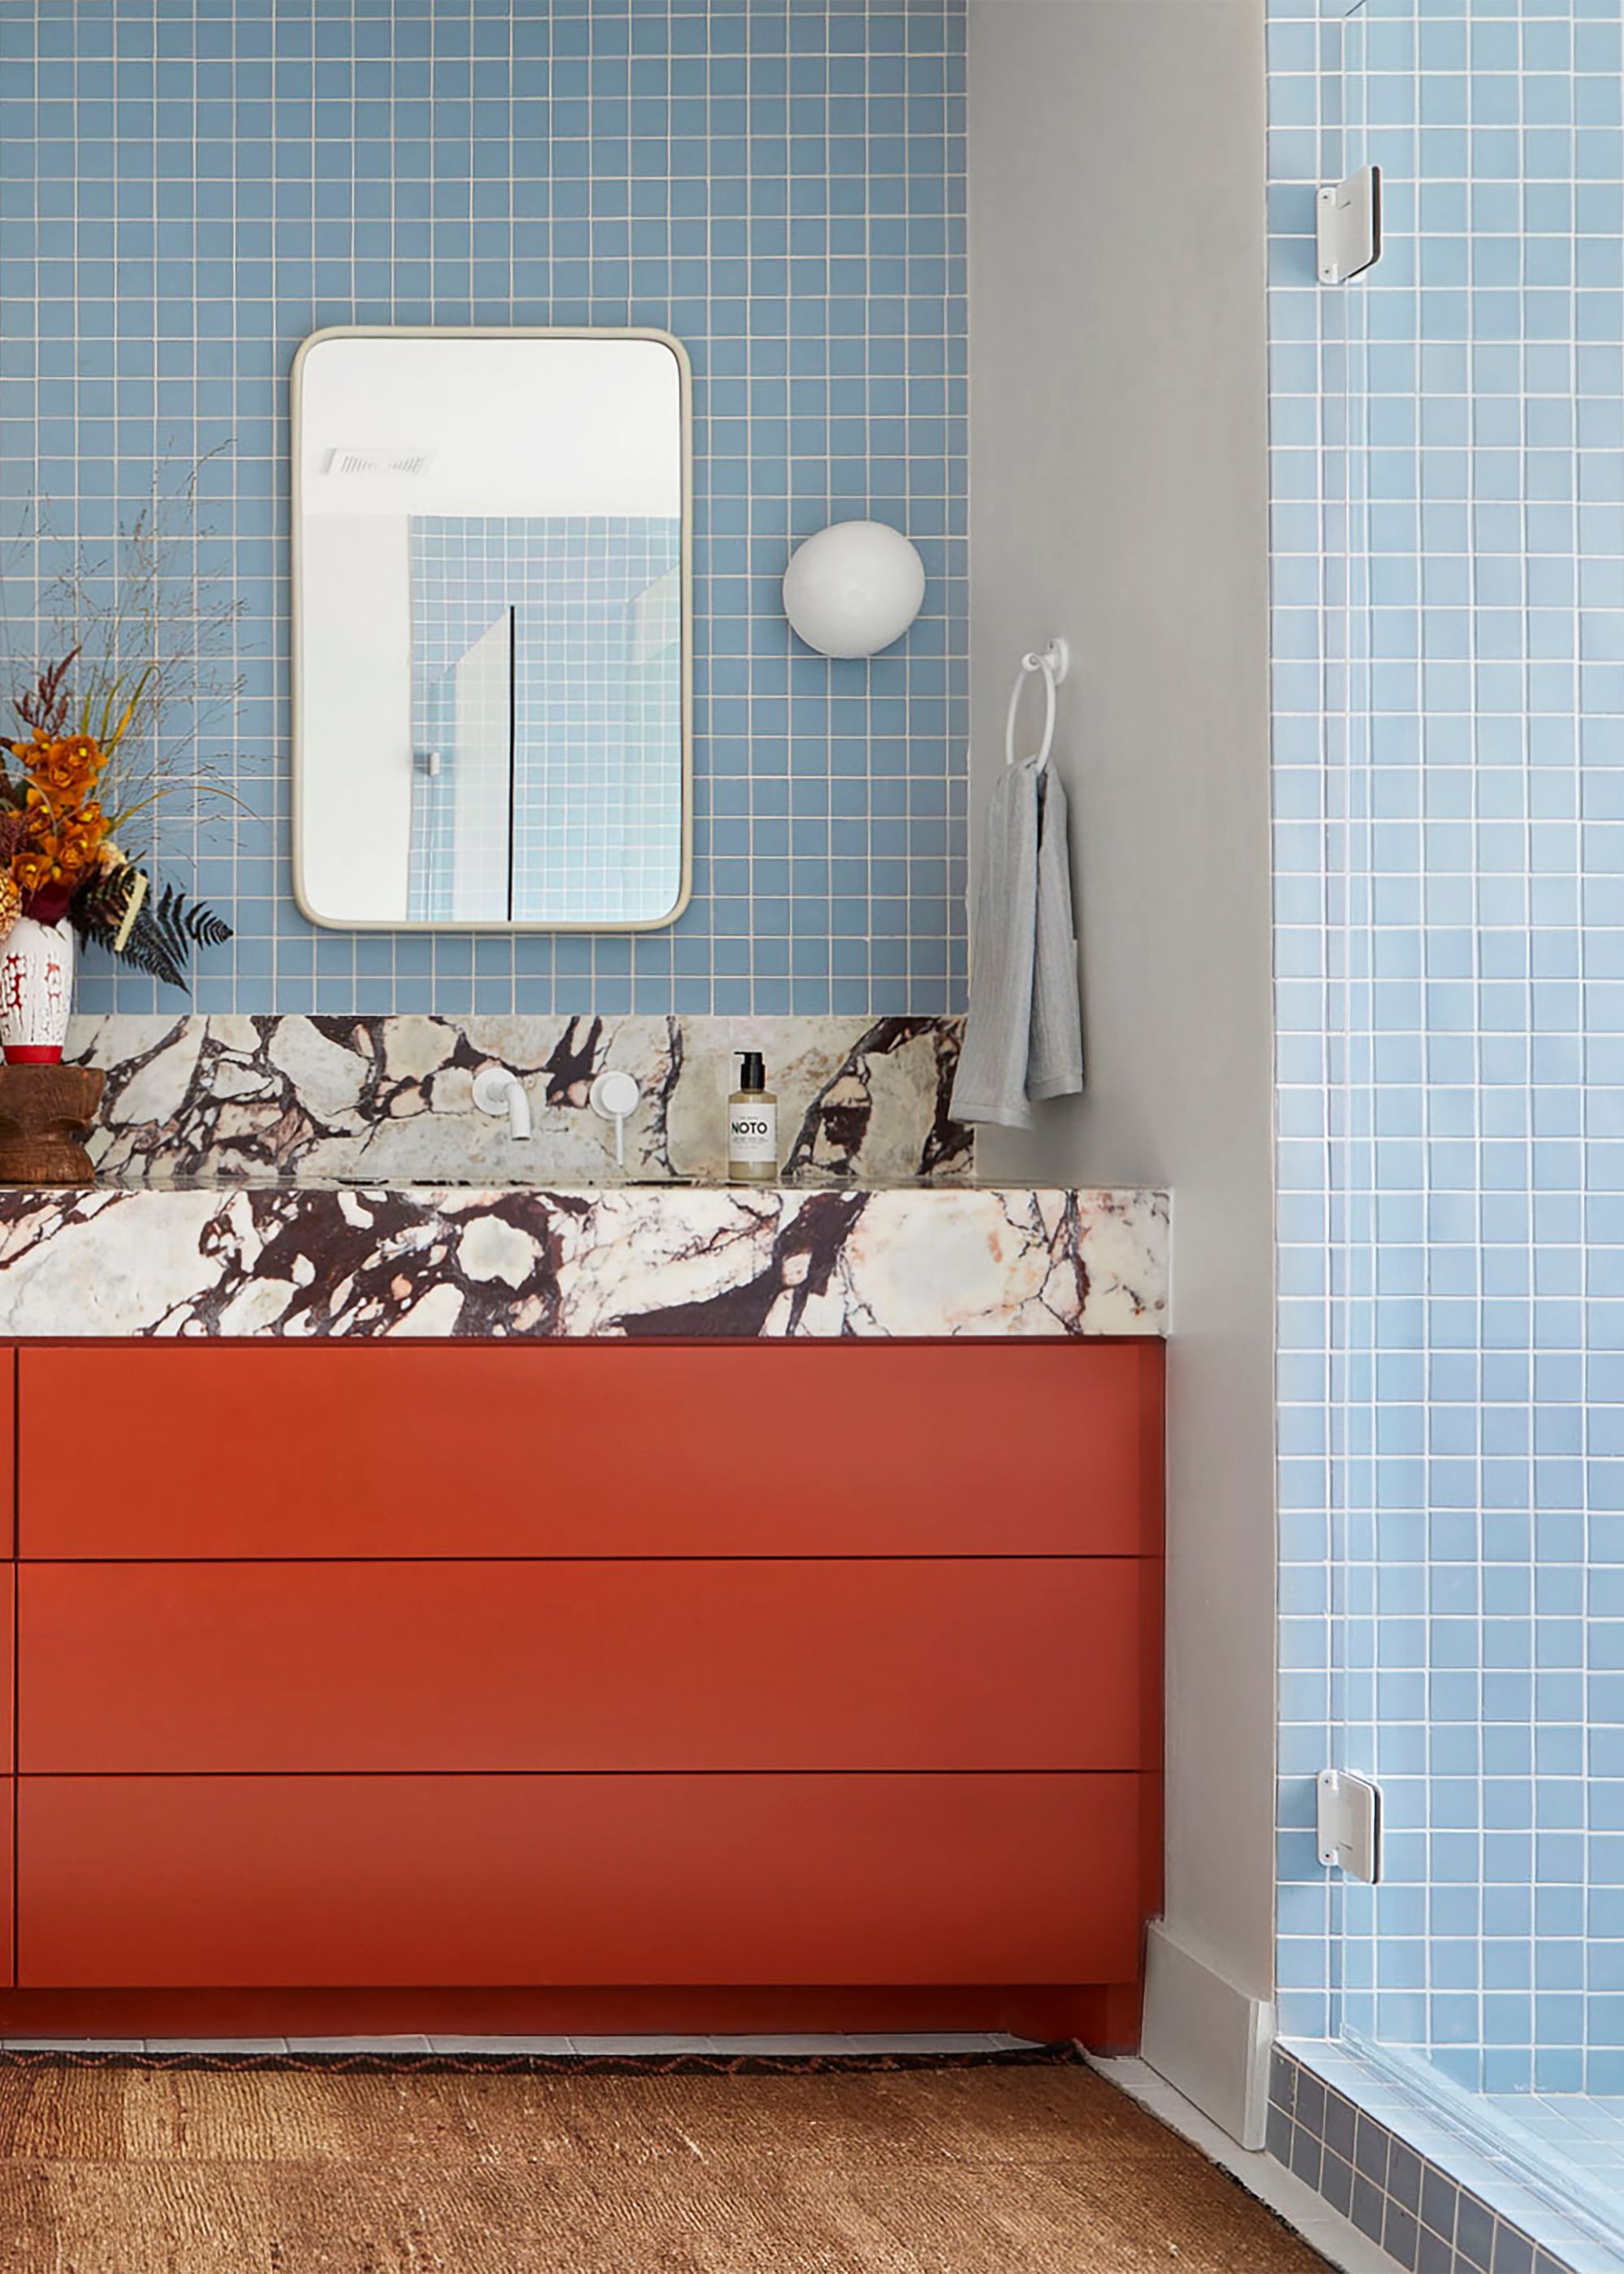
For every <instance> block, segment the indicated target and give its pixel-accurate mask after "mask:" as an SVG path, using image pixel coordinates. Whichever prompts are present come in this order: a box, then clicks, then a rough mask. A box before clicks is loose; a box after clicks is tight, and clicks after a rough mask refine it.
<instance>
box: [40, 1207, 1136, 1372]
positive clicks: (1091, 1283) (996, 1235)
mask: <svg viewBox="0 0 1624 2274" xmlns="http://www.w3.org/2000/svg"><path fill="white" fill-rule="evenodd" d="M1167 1292H1168V1201H1167V1196H1166V1194H1165V1193H1154V1192H1139V1191H1101V1192H1059V1191H1041V1190H1027V1189H997V1190H991V1189H981V1188H976V1187H972V1186H904V1187H891V1188H882V1189H877V1190H852V1189H849V1188H848V1189H835V1190H820V1191H805V1190H791V1189H785V1188H781V1187H777V1186H764V1187H759V1188H740V1187H720V1188H718V1187H717V1186H665V1187H663V1188H660V1189H656V1190H648V1189H637V1188H628V1187H626V1186H620V1187H607V1188H598V1189H596V1190H593V1189H578V1190H574V1191H571V1190H568V1189H527V1188H515V1187H507V1188H502V1187H490V1188H485V1189H473V1188H469V1187H466V1186H456V1187H453V1186H395V1187H393V1188H372V1187H368V1186H335V1185H327V1186H300V1185H291V1184H275V1183H271V1184H261V1185H238V1186H230V1185H225V1186H222V1185H218V1184H208V1185H192V1186H184V1185H134V1186H90V1187H88V1188H86V1189H83V1190H75V1191H68V1190H64V1189H60V1188H56V1189H48V1190H13V1191H0V1340H16V1339H20V1338H26V1337H34V1336H49V1337H93V1336H144V1335H158V1336H163V1335H195V1336H286V1337H323V1336H326V1337H347V1338H351V1339H355V1338H365V1337H384V1336H409V1335H415V1336H431V1337H434V1336H438V1337H504V1336H521V1337H548V1336H573V1337H581V1336H608V1337H617V1336H622V1337H623V1336H658V1335H670V1336H693V1337H703V1336H718V1337H787V1336H957V1335H970V1336H975V1335H982V1336H1004V1335H1021V1336H1026V1335H1049V1336H1076V1335H1160V1334H1162V1333H1164V1332H1165V1331H1166V1326H1167Z"/></svg>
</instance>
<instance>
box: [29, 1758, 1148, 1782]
mask: <svg viewBox="0 0 1624 2274" xmlns="http://www.w3.org/2000/svg"><path fill="white" fill-rule="evenodd" d="M1159 1773H1160V1772H1159V1771H1157V1770H1154V1769H1144V1768H1100V1769H1056V1768H1047V1767H1045V1766H1042V1765H1041V1763H1040V1764H1039V1765H1038V1766H1036V1767H1035V1768H1027V1767H1024V1766H1019V1765H1018V1764H1015V1763H1011V1764H1010V1765H1008V1766H1004V1767H1001V1768H996V1769H989V1768H981V1767H979V1766H974V1764H973V1765H972V1766H970V1767H968V1768H954V1767H949V1766H941V1765H938V1766H936V1767H933V1768H914V1766H912V1765H910V1766H907V1767H906V1768H879V1769H854V1768H848V1767H846V1766H845V1765H844V1764H843V1763H837V1764H836V1765H835V1766H834V1767H832V1768H797V1769H779V1768H748V1769H730V1768H725V1767H724V1768H716V1767H711V1768H687V1769H667V1768H652V1769H650V1768H636V1767H632V1768H619V1769H599V1768H590V1769H553V1768H547V1769H468V1768H434V1769H184V1768H177V1769H19V1770H18V1771H17V1772H16V1773H15V1774H14V1775H7V1774H5V1773H0V1786H4V1785H5V1784H39V1783H47V1782H49V1783H50V1784H72V1783H75V1782H89V1783H94V1784H121V1783H124V1784H128V1783H136V1782H140V1783H147V1784H151V1783H162V1782H163V1781H165V1780H166V1779H169V1778H179V1779H184V1781H185V1782H186V1783H188V1784H198V1783H207V1782H209V1781H213V1780H219V1781H222V1782H224V1783H230V1784H237V1783H241V1782H242V1781H244V1779H246V1780H247V1781H250V1782H252V1781H255V1780H257V1779H270V1780H272V1781H274V1782H276V1783H278V1784H286V1783H289V1782H294V1783H298V1784H307V1783H308V1784H320V1783H328V1782H331V1781H333V1780H334V1779H335V1778H336V1779H340V1780H342V1781H343V1782H345V1783H347V1784H356V1783H363V1782H365V1781H366V1780H367V1779H368V1778H386V1777H387V1779H388V1780H389V1781H390V1782H391V1783H395V1784H430V1783H432V1782H433V1781H434V1780H435V1779H436V1778H440V1777H455V1778H457V1779H458V1780H459V1781H461V1780H462V1779H464V1778H468V1777H501V1778H503V1779H505V1780H506V1781H507V1782H508V1783H509V1784H513V1783H515V1782H518V1781H523V1780H525V1779H532V1780H534V1781H535V1782H537V1783H538V1784H540V1783H547V1784H553V1783H556V1782H558V1781H560V1780H567V1779H568V1778H570V1777H590V1778H591V1779H593V1780H594V1781H599V1780H601V1779H603V1778H605V1777H640V1778H648V1777H658V1778H659V1779H661V1781H665V1780H666V1779H668V1778H670V1779H675V1778H678V1777H709V1778H716V1777H753V1778H755V1779H756V1781H757V1782H759V1781H761V1779H762V1778H763V1777H831V1776H833V1777H876V1778H881V1779H886V1778H889V1779H890V1780H891V1781H892V1782H893V1783H894V1782H895V1781H896V1780H897V1779H898V1777H966V1776H973V1777H989V1778H991V1777H1023V1776H1024V1777H1030V1776H1041V1777H1118V1778H1120V1777H1139V1776H1154V1775H1156V1774H1159Z"/></svg>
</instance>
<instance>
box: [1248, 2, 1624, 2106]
mask: <svg viewBox="0 0 1624 2274" xmlns="http://www.w3.org/2000/svg"><path fill="white" fill-rule="evenodd" d="M1621 12H1624V11H1621V9H1620V0H1561V4H1560V5H1559V4H1554V0H1470V4H1465V0H1366V4H1365V6H1364V7H1363V8H1362V9H1360V10H1357V11H1355V12H1354V13H1353V14H1351V15H1349V16H1346V17H1344V16H1343V14H1342V11H1341V10H1340V9H1337V10H1335V11H1329V10H1327V11H1321V10H1320V8H1319V6H1318V5H1317V4H1315V0H1271V8H1270V23H1269V72H1270V115H1271V122H1272V123H1271V134H1270V155H1269V172H1270V192H1269V195H1270V201H1271V290H1270V305H1271V332H1272V350H1271V352H1272V391H1273V413H1272V415H1273V443H1274V603H1275V613H1274V654H1275V663H1274V712H1275V720H1274V734H1275V744H1274V756H1275V806H1276V817H1277V820H1276V828H1277V846H1278V858H1277V941H1278V964H1279V974H1280V976H1279V983H1278V1007H1279V1026H1280V1043H1279V1052H1280V1082H1281V1120H1282V1141H1281V1169H1282V1178H1281V1182H1282V1197H1281V1241H1282V1247H1281V1266H1282V1306H1281V1319H1282V1344H1283V1352H1282V1361H1281V1393H1282V1503H1283V1504H1282V1531H1283V1552H1284V1557H1285V1562H1284V1568H1283V1571H1282V1593H1283V1602H1282V1609H1283V1614H1284V1615H1283V1619H1282V1660H1283V1665H1282V1706H1283V1713H1284V1727H1283V1730H1282V1827H1281V1835H1280V1867H1281V1881H1282V1885H1281V1892H1280V1925H1281V1940H1280V1965H1281V1980H1282V2023H1283V2026H1284V2028H1285V2029H1286V2031H1287V2032H1288V2033H1289V2034H1301V2035H1307V2036H1318V2035H1322V2034H1325V2033H1327V2032H1330V2031H1334V2030H1335V2029H1336V2028H1337V2027H1338V2026H1339V2025H1347V2026H1350V2027H1352V2028H1354V2029H1359V2030H1363V2031H1364V2032H1365V2033H1366V2034H1368V2035H1371V2036H1373V2037H1378V2038H1380V2039H1382V2040H1384V2041H1387V2042H1389V2043H1393V2044H1404V2045H1410V2046H1416V2047H1419V2048H1421V2049H1423V2050H1424V2051H1425V2052H1428V2053H1429V2054H1430V2055H1431V2057H1432V2059H1434V2060H1435V2061H1436V2062H1437V2063H1438V2064H1439V2065H1440V2067H1443V2068H1445V2069H1446V2070H1447V2072H1448V2073H1449V2074H1451V2075H1452V2076H1454V2077H1455V2078H1456V2079H1457V2080H1458V2081H1460V2082H1463V2083H1465V2084H1467V2085H1469V2086H1474V2087H1479V2086H1480V2087H1485V2088H1486V2089H1488V2090H1497V2091H1500V2092H1515V2091H1519V2090H1527V2089H1529V2088H1530V2087H1533V2088H1539V2089H1545V2090H1558V2091H1560V2090H1583V2089H1588V2090H1591V2091H1595V2092H1604V2093H1613V2094H1616V2093H1620V2092H1624V128H1621V126H1620V115H1621V114H1620V98H1621V96H1624V55H1621V41H1620V33H1621V21H1620V18H1621ZM1344 114H1345V115H1344ZM1366 156H1370V157H1373V158H1375V159H1377V160H1378V161H1380V162H1381V164H1382V165H1383V166H1384V168H1385V169H1386V170H1387V221H1388V233H1387V248H1386V251H1385V252H1384V256H1383V259H1382V261H1381V265H1380V267H1379V268H1378V269H1377V270H1375V271H1374V272H1372V275H1370V276H1369V277H1367V278H1365V279H1364V280H1362V281H1359V282H1355V283H1354V284H1352V285H1350V286H1349V287H1346V288H1343V289H1342V290H1325V289H1322V288H1320V287H1319V286H1318V285H1317V284H1316V283H1315V282H1314V281H1313V265H1312V192H1313V185H1314V184H1315V183H1316V182H1318V181H1324V180H1329V179H1333V178H1335V177H1336V176H1337V175H1338V174H1339V173H1341V172H1342V170H1343V169H1344V167H1345V166H1349V165H1351V164H1354V163H1357V162H1360V161H1361V160H1362V159H1364V158H1365V157H1366ZM1327 1759H1330V1760H1343V1761H1346V1762H1348V1763H1349V1764H1350V1766H1356V1767H1361V1768H1365V1769H1368V1770H1373V1771H1374V1772H1375V1773H1377V1774H1378V1775H1379V1776H1380V1781H1381V1783H1382V1786H1383V1790H1384V1795H1385V1797H1386V1802H1387V1811H1388V1826H1389V1838H1388V1841H1387V1864H1388V1877H1387V1882H1386V1883H1385V1884H1384V1886H1382V1887H1381V1888H1380V1890H1378V1891H1377V1892H1376V1894H1374V1895H1373V1896H1372V1894H1370V1893H1369V1892H1368V1891H1364V1890H1357V1889H1344V1888H1341V1887H1339V1886H1336V1885H1334V1884H1333V1883H1332V1882H1331V1881H1330V1879H1328V1878H1327V1874H1326V1873H1324V1872H1322V1871H1320V1869H1319V1866H1318V1864H1317V1863H1316V1862H1315V1860H1314V1856H1313V1849H1312V1835H1311V1829H1310V1826H1311V1822H1312V1784H1311V1779H1312V1773H1313V1771H1314V1770H1316V1769H1317V1768H1318V1767H1319V1766H1320V1765H1321V1763H1322V1762H1323V1761H1326V1760H1327Z"/></svg>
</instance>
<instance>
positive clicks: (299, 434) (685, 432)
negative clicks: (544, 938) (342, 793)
mask: <svg viewBox="0 0 1624 2274" xmlns="http://www.w3.org/2000/svg"><path fill="white" fill-rule="evenodd" d="M357 340H386V341H414V340H415V341H441V340H462V341H467V342H471V343H485V342H488V343H509V342H514V341H533V342H538V343H552V342H564V341H570V342H590V343H612V342H644V343H650V344H654V345H658V347H660V348H662V349H664V350H665V351H666V353H667V354H669V356H670V357H671V358H672V360H673V365H674V366H675V373H676V379H677V399H678V416H679V419H680V440H679V448H680V473H679V486H680V515H681V527H680V539H679V557H678V569H679V579H680V617H681V622H680V674H681V684H680V699H679V704H678V720H679V729H680V742H681V749H680V799H681V811H680V875H679V879H678V888H677V892H676V894H675V897H674V899H673V900H672V902H671V904H670V906H669V907H666V908H665V909H663V910H662V911H661V912H660V913H659V914H658V915H650V916H639V917H635V918H627V919H619V918H616V919H603V918H599V917H592V918H589V919H586V920H582V921H575V920H573V919H557V920H553V919H542V920H534V919H530V918H527V917H506V918H501V917H496V918H491V917H485V918H466V917H461V916H458V917H447V918H443V919H442V918H439V917H429V918H425V917H412V916H410V915H402V916H399V917H396V916H395V915H345V914H340V913H336V912H335V911H334V910H332V909H330V908H325V907H322V906H320V895H319V893H318V892H316V891H315V890H314V889H312V878H311V873H310V872H311V867H312V862H311V857H310V846H309V838H308V832H309V831H310V830H311V828H312V826H313V825H314V798H313V795H312V779H311V766H312V749H311V742H312V735H311V732H310V722H309V719H308V715H307V708H306V706H307V702H308V698H309V694H310V681H309V674H308V673H307V670H306V666H305V655H304V649H305V608H306V605H307V602H308V599H309V593H308V584H309V577H308V565H307V562H306V558H305V545H306V538H305V516H306V511H307V499H306V494H305V490H306V471H305V447H304V445H305V393H306V389H307V387H308V384H309V372H310V365H311V363H312V358H314V357H315V356H316V355H318V354H319V353H320V350H321V349H322V348H323V346H325V345H327V343H333V342H338V341H357ZM693 391H694V390H693V367H692V365H691V363H690V360H689V358H688V350H687V349H686V348H685V347H684V346H683V344H682V343H681V341H680V340H679V339H678V338H677V337H676V336H675V335H673V334H672V333H670V332H666V331H661V330H659V329H658V328H652V327H644V326H628V327H624V328H611V327H607V326H601V327H600V326H590V327H587V326H545V325H543V326H514V327H510V328H508V327H492V326H486V325H440V324H434V325H388V324H380V325H365V324H357V325H333V326H328V327H327V328H324V329H322V330H320V331H317V332H312V334H311V335H309V337H308V338H306V339H305V340H304V341H303V342H302V343H300V345H299V347H298V349H297V352H296V353H295V356H294V358H293V363H292V367H291V372H290V376H289V394H290V404H289V410H290V422H289V423H290V438H291V442H290V451H289V457H290V466H291V521H290V531H291V593H290V601H291V606H290V634H291V636H290V666H291V668H290V689H291V698H292V756H293V779H292V866H293V896H294V900H295V901H296V903H297V907H298V908H299V912H300V914H301V915H304V916H305V918H306V920H307V921H308V922H311V923H312V924H314V925H316V926H317V927H318V928H319V929H320V930H329V931H348V932H428V933H435V932H442V933H445V932H456V933H469V932H477V933H482V934H489V933H503V932H508V933H516V932H599V933H605V934H609V935H620V934H627V933H634V932H651V931H664V930H669V929H670V928H671V926H672V925H673V924H674V923H675V922H677V921H678V919H679V918H680V916H681V915H682V913H683V911H684V910H685V909H686V908H687V907H688V902H689V900H690V899H691V897H692V893H693V859H694V638H693V613H694V612H693V529H694V523H693V464H694V449H693Z"/></svg>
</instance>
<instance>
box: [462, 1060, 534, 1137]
mask: <svg viewBox="0 0 1624 2274" xmlns="http://www.w3.org/2000/svg"><path fill="white" fill-rule="evenodd" d="M474 1103H475V1104H476V1105H477V1107H478V1108H479V1111H481V1113H505V1114H506V1115H507V1116H508V1135H509V1136H510V1137H512V1138H514V1139H515V1140H516V1141H518V1142H519V1143H520V1144H527V1143H528V1142H529V1141H530V1093H529V1091H528V1090H527V1089H526V1088H525V1087H524V1084H523V1082H522V1081H520V1080H519V1077H518V1075H517V1074H516V1073H514V1072H513V1071H512V1069H511V1068H510V1067H508V1066H503V1065H488V1066H481V1067H480V1069H479V1071H478V1073H477V1074H476V1075H475V1076H474Z"/></svg>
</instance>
